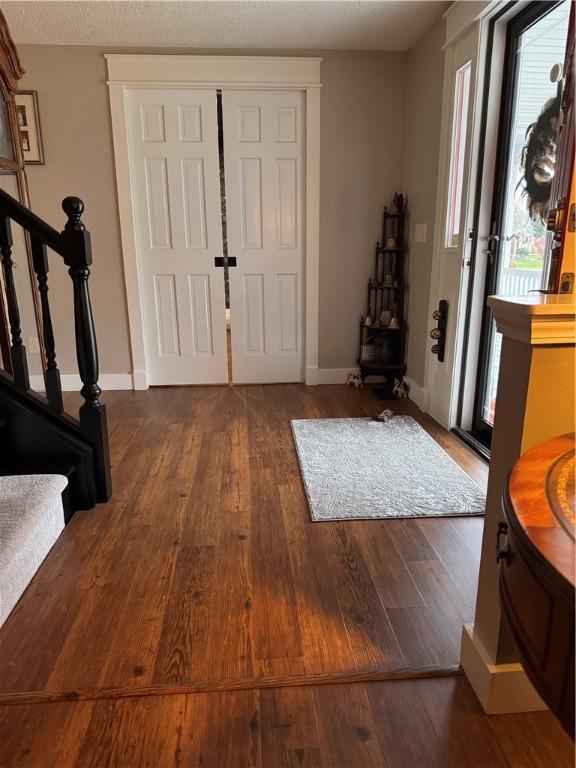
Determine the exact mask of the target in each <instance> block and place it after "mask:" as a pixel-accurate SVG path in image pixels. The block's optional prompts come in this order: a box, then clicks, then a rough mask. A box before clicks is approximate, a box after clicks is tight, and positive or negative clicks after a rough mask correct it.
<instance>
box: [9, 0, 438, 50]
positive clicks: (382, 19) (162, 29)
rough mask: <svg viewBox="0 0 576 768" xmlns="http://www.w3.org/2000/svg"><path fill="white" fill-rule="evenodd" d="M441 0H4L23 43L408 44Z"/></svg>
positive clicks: (401, 47)
mask: <svg viewBox="0 0 576 768" xmlns="http://www.w3.org/2000/svg"><path fill="white" fill-rule="evenodd" d="M447 5H448V3H446V2H436V1H435V0H424V1H423V2H420V1H419V2H416V1H415V0H399V1H396V2H393V1H392V0H381V1H380V2H372V1H371V0H361V1H360V2H347V1H346V0H323V1H322V2H308V0H275V1H270V0H256V1H254V0H246V2H237V1H230V0H227V1H225V2H222V1H220V0H203V1H200V2H199V1H197V0H194V1H190V0H188V2H185V1H182V2H172V0H164V1H163V0H156V1H155V2H148V1H143V0H131V1H129V2H125V1H124V0H115V1H113V2H110V1H106V0H98V1H97V2H94V1H93V0H77V1H76V2H61V1H60V0H51V1H49V2H36V1H35V0H25V1H21V0H15V1H14V2H11V1H7V0H3V2H2V10H3V12H4V15H5V16H6V19H7V21H8V25H9V27H10V30H11V33H12V37H13V38H14V40H15V42H16V43H17V44H18V43H20V44H24V43H41V44H47V45H48V44H51V45H102V46H113V45H122V46H147V47H148V46H174V47H175V46H186V47H188V48H311V49H313V48H315V49H323V48H324V49H327V48H336V49H353V50H406V49H408V48H411V47H412V45H414V43H415V42H416V41H417V40H418V38H419V37H420V36H421V35H422V33H423V32H424V31H425V30H426V29H427V28H428V27H429V26H431V25H432V24H433V23H434V21H435V20H436V19H437V18H439V16H440V15H441V14H442V12H443V11H444V10H445V8H446V7H447Z"/></svg>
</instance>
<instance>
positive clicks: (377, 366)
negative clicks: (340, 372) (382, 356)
mask: <svg viewBox="0 0 576 768" xmlns="http://www.w3.org/2000/svg"><path fill="white" fill-rule="evenodd" d="M356 362H357V364H358V365H359V366H360V368H366V369H367V370H371V371H376V370H378V371H402V370H405V369H406V363H383V362H378V361H377V360H360V359H359V360H357V361H356Z"/></svg>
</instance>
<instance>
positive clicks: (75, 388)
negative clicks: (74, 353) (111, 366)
mask: <svg viewBox="0 0 576 768" xmlns="http://www.w3.org/2000/svg"><path fill="white" fill-rule="evenodd" d="M60 382H61V384H62V391H63V392H80V390H81V389H82V380H81V379H80V376H78V374H76V373H62V374H60ZM98 384H99V385H100V386H101V387H102V389H103V391H107V390H113V389H136V386H135V385H134V384H135V382H134V377H133V376H132V374H131V373H102V374H100V376H99V377H98ZM30 386H31V387H32V389H34V390H36V391H37V392H43V391H44V377H43V376H39V375H37V376H30ZM140 389H145V387H140Z"/></svg>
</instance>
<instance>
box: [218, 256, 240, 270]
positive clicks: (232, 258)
mask: <svg viewBox="0 0 576 768" xmlns="http://www.w3.org/2000/svg"><path fill="white" fill-rule="evenodd" d="M214 266H215V267H223V266H224V256H215V257H214ZM228 266H229V267H235V266H236V256H228Z"/></svg>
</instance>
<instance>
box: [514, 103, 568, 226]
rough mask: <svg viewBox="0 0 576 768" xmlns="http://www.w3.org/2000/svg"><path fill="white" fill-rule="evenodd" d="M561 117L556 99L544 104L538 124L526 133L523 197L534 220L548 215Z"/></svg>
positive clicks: (521, 166) (523, 159)
mask: <svg viewBox="0 0 576 768" xmlns="http://www.w3.org/2000/svg"><path fill="white" fill-rule="evenodd" d="M559 117H560V99H558V97H555V98H553V99H549V100H548V101H547V102H546V104H544V106H543V108H542V111H541V112H540V115H539V116H538V120H536V122H535V123H532V124H531V125H529V126H528V129H527V130H526V139H527V141H526V144H525V145H524V148H523V149H522V156H521V159H520V168H521V170H522V172H523V173H522V178H521V180H520V182H519V184H518V186H520V187H522V196H523V197H526V198H527V200H528V212H529V213H530V218H532V219H542V220H544V218H545V217H546V214H547V212H548V202H549V200H550V189H551V187H552V179H553V178H554V174H555V173H556V137H557V134H558V122H559Z"/></svg>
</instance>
